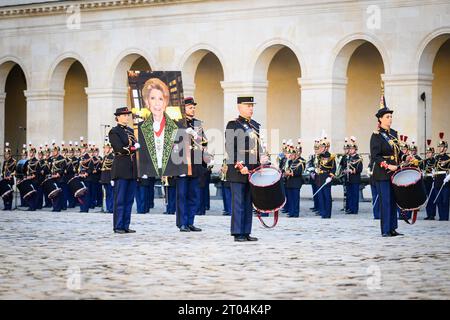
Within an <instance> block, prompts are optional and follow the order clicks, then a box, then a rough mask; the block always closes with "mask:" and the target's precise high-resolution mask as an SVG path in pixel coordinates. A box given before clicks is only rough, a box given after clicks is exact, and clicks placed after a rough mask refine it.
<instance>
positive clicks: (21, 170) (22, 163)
mask: <svg viewBox="0 0 450 320" xmlns="http://www.w3.org/2000/svg"><path fill="white" fill-rule="evenodd" d="M27 167H28V160H27V159H21V160H19V161H17V165H16V177H17V178H19V179H21V178H23V177H25V176H26V175H27Z"/></svg>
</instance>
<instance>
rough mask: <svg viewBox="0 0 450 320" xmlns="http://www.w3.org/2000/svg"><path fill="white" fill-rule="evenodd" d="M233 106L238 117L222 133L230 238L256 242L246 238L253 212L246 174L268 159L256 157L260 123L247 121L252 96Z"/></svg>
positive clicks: (250, 110) (249, 117)
mask: <svg viewBox="0 0 450 320" xmlns="http://www.w3.org/2000/svg"><path fill="white" fill-rule="evenodd" d="M237 104H238V110H239V117H238V118H236V119H235V120H232V121H230V122H228V124H227V126H226V131H225V150H226V152H227V154H228V155H229V159H228V170H227V180H229V181H230V183H231V184H230V185H231V194H232V216H231V235H232V236H234V239H235V241H240V242H242V241H256V240H258V239H257V238H254V237H251V236H250V233H251V229H252V217H253V214H252V211H253V210H252V199H251V193H250V184H249V182H248V174H249V173H250V170H253V169H255V168H257V167H258V166H260V165H261V163H264V164H265V163H267V162H268V159H267V156H261V157H260V152H261V151H262V149H261V146H260V143H259V128H260V124H259V123H258V122H256V121H254V120H252V119H251V117H252V116H253V105H254V99H253V97H238V98H237Z"/></svg>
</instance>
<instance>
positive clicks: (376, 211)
mask: <svg viewBox="0 0 450 320" xmlns="http://www.w3.org/2000/svg"><path fill="white" fill-rule="evenodd" d="M370 190H371V191H372V212H373V218H374V219H377V220H378V219H380V198H379V197H378V191H377V187H376V185H374V184H370ZM375 201H376V202H375Z"/></svg>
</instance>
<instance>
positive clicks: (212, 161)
mask: <svg viewBox="0 0 450 320" xmlns="http://www.w3.org/2000/svg"><path fill="white" fill-rule="evenodd" d="M213 165H214V159H213V158H211V160H210V161H209V163H208V166H213Z"/></svg>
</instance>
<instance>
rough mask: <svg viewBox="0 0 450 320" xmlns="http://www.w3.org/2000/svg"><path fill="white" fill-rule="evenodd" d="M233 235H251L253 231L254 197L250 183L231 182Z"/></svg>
mask: <svg viewBox="0 0 450 320" xmlns="http://www.w3.org/2000/svg"><path fill="white" fill-rule="evenodd" d="M230 184H231V235H233V236H243V235H249V234H250V233H251V231H252V219H253V208H252V196H251V193H250V184H249V183H239V182H231V183H230Z"/></svg>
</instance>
